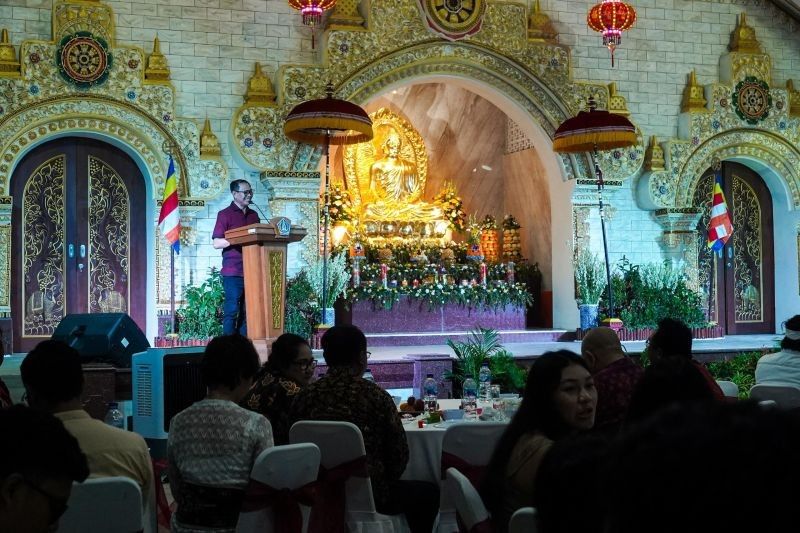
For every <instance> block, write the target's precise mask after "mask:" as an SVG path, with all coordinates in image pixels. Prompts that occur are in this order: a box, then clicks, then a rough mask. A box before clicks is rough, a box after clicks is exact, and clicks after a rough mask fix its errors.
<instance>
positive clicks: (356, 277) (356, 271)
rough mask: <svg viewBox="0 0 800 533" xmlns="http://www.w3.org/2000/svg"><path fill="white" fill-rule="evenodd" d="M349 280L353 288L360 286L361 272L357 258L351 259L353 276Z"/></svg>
mask: <svg viewBox="0 0 800 533" xmlns="http://www.w3.org/2000/svg"><path fill="white" fill-rule="evenodd" d="M350 279H351V281H352V282H353V287H358V286H359V285H361V270H360V269H359V267H358V258H357V257H356V258H354V259H353V274H352V276H351V278H350Z"/></svg>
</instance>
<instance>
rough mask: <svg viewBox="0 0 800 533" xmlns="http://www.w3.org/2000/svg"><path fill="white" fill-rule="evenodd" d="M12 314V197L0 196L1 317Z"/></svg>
mask: <svg viewBox="0 0 800 533" xmlns="http://www.w3.org/2000/svg"><path fill="white" fill-rule="evenodd" d="M10 316H11V197H10V196H0V317H10Z"/></svg>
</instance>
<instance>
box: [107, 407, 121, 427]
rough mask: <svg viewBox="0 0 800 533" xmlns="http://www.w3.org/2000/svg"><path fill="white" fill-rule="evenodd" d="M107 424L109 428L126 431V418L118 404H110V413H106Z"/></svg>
mask: <svg viewBox="0 0 800 533" xmlns="http://www.w3.org/2000/svg"><path fill="white" fill-rule="evenodd" d="M105 422H106V424H108V425H109V426H113V427H115V428H119V429H125V416H124V415H123V414H122V411H120V410H119V404H118V403H117V402H111V403H109V404H108V412H107V413H106V418H105Z"/></svg>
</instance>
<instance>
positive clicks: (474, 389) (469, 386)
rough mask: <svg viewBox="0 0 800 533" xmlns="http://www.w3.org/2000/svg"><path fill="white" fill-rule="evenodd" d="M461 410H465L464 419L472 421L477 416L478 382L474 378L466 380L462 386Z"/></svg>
mask: <svg viewBox="0 0 800 533" xmlns="http://www.w3.org/2000/svg"><path fill="white" fill-rule="evenodd" d="M461 390H462V392H463V394H462V395H461V396H462V398H461V408H462V409H463V410H464V418H467V419H471V418H474V416H476V414H477V413H476V412H475V410H476V409H477V408H478V382H477V381H475V380H474V379H472V378H467V379H465V380H464V384H463V385H462V386H461Z"/></svg>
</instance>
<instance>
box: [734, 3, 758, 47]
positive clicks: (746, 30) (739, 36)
mask: <svg viewBox="0 0 800 533" xmlns="http://www.w3.org/2000/svg"><path fill="white" fill-rule="evenodd" d="M728 50H730V51H731V52H740V53H744V54H760V53H761V43H759V42H758V39H756V30H755V29H753V27H752V26H748V24H747V14H746V13H745V12H742V13H741V14H740V15H739V22H738V24H737V25H736V29H735V30H733V33H732V34H731V42H730V44H729V45H728Z"/></svg>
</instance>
